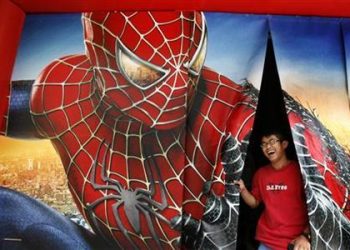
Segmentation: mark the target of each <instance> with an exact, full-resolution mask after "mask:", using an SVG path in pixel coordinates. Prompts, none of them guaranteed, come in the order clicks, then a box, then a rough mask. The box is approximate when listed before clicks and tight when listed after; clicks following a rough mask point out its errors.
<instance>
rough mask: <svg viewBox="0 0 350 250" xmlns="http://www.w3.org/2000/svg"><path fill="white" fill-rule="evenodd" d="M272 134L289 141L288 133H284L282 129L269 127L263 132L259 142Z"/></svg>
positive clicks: (281, 139)
mask: <svg viewBox="0 0 350 250" xmlns="http://www.w3.org/2000/svg"><path fill="white" fill-rule="evenodd" d="M271 135H275V136H276V137H277V138H278V139H279V140H280V141H289V140H288V139H287V136H286V133H284V132H283V131H282V130H277V129H269V130H265V131H263V132H262V133H261V135H260V138H259V142H261V140H262V138H263V137H269V136H271Z"/></svg>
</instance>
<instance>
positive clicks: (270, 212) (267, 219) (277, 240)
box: [252, 162, 308, 250]
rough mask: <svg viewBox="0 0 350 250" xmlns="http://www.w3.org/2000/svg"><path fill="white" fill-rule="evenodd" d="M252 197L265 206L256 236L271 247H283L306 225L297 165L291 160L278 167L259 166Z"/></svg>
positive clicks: (300, 178) (301, 183) (300, 179)
mask: <svg viewBox="0 0 350 250" xmlns="http://www.w3.org/2000/svg"><path fill="white" fill-rule="evenodd" d="M252 194H253V196H254V197H255V198H256V199H257V200H258V201H260V202H263V203H264V205H265V208H264V211H263V213H262V214H261V217H260V219H259V222H258V226H257V232H256V239H257V240H258V241H260V242H262V243H264V244H266V245H267V246H269V247H270V248H272V249H273V250H275V249H276V250H277V249H283V250H285V249H287V246H288V244H289V243H290V242H291V241H292V240H293V239H295V238H296V237H298V236H299V235H300V234H301V233H302V232H303V230H304V229H305V228H306V226H307V224H308V216H307V208H306V202H305V194H304V188H303V181H302V177H301V174H300V169H299V165H298V164H297V163H296V162H291V163H289V164H288V165H286V166H285V167H283V168H282V169H280V170H275V169H274V168H273V167H272V166H271V165H267V166H265V167H262V168H260V169H259V170H258V171H257V172H256V174H255V175H254V178H253V186H252Z"/></svg>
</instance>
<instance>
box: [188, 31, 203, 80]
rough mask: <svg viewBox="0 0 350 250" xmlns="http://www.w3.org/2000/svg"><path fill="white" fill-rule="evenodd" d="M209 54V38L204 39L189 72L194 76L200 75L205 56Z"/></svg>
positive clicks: (190, 64)
mask: <svg viewBox="0 0 350 250" xmlns="http://www.w3.org/2000/svg"><path fill="white" fill-rule="evenodd" d="M206 54H207V37H206V36H205V37H204V40H203V43H202V45H201V48H200V50H199V53H196V54H195V56H194V58H193V60H192V61H191V62H190V63H189V66H188V68H189V70H190V72H191V73H192V74H194V75H199V73H200V71H201V69H202V67H203V64H204V60H205V56H206Z"/></svg>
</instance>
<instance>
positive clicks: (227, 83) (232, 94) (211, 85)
mask: <svg viewBox="0 0 350 250" xmlns="http://www.w3.org/2000/svg"><path fill="white" fill-rule="evenodd" d="M201 73H202V74H201V80H200V81H201V82H200V84H201V85H202V86H199V89H200V90H202V91H205V93H206V95H207V96H208V97H211V98H214V97H215V99H220V100H222V101H224V102H229V103H232V102H234V101H237V100H239V99H240V98H241V97H242V96H243V92H244V87H243V86H242V85H239V84H237V83H235V82H234V81H232V80H231V79H229V78H228V77H226V76H224V75H221V74H219V73H218V72H216V71H214V70H212V69H210V68H208V67H204V68H203V69H202V72H201Z"/></svg>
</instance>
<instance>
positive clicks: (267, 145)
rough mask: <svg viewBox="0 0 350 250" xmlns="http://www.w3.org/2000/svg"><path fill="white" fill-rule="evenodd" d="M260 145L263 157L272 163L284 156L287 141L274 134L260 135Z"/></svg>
mask: <svg viewBox="0 0 350 250" xmlns="http://www.w3.org/2000/svg"><path fill="white" fill-rule="evenodd" d="M260 146H261V149H262V151H263V153H264V155H265V157H266V158H267V159H268V160H269V161H270V162H271V163H274V162H277V161H279V160H280V159H282V158H283V157H284V156H285V154H286V152H285V150H286V148H287V146H288V141H286V140H284V141H281V140H280V139H278V137H277V136H276V135H268V136H263V137H262V139H261V144H260Z"/></svg>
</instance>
